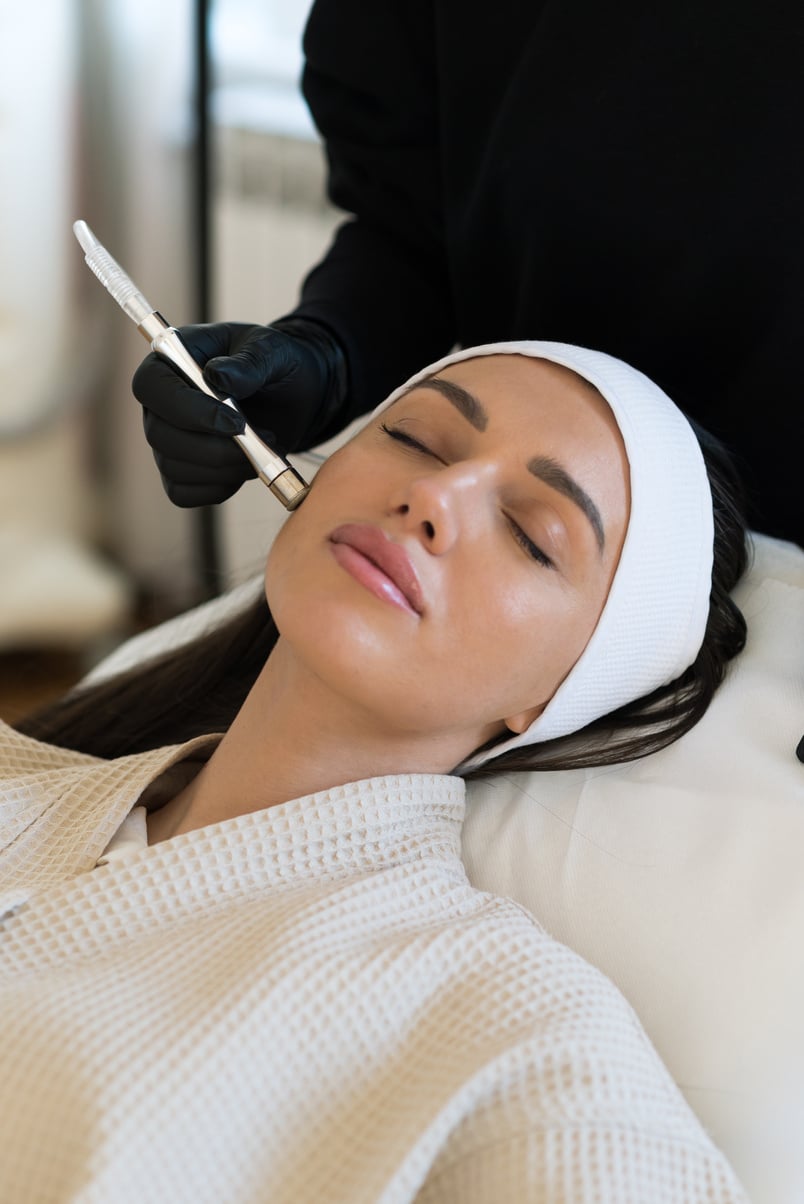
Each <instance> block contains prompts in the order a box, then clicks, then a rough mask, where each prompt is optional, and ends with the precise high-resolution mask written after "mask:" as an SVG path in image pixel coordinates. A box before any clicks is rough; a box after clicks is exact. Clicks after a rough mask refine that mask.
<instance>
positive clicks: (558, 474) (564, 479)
mask: <svg viewBox="0 0 804 1204" xmlns="http://www.w3.org/2000/svg"><path fill="white" fill-rule="evenodd" d="M528 472H532V473H533V475H534V477H539V479H540V480H542V481H544V482H545V484H546V485H551V486H552V488H553V489H557V490H558V492H559V493H563V494H564V497H568V498H569V499H570V501H572V502H574V503H575V505H576V506H579V507H580V509H581V510H582V511H583V512H584V514H585V515H586V517H587V518H588V519H589V522H590V523H591V525H592V530H593V531H594V533H595V539H596V540H597V546H598V550H599V551H600V552H602V551H603V547H604V545H605V542H606V536H605V534H604V532H603V520H602V519H601V517H600V511H599V510H598V508H597V506H596V505H595V503H594V502H593V501H592V499H591V498H590V496H589V494H588V493H587V492H586V490H585V489H582V488H581V486H580V485H579V484H578V482H577V481H576V480H575V479H574V478H573V477H571V476H570V474H569V473H568V472H567V470H566V469H565V468H562V467H561V465H560V464H559V463H558V461H557V460H553V459H551V458H550V456H536V458H535V459H533V460H528Z"/></svg>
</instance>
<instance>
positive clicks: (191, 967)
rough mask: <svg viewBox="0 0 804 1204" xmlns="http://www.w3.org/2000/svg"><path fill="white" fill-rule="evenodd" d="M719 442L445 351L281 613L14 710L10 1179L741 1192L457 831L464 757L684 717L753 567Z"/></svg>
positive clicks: (600, 389)
mask: <svg viewBox="0 0 804 1204" xmlns="http://www.w3.org/2000/svg"><path fill="white" fill-rule="evenodd" d="M708 442H709V441H708V440H707V450H706V451H705V453H704V455H702V452H701V447H700V446H699V442H698V439H697V438H696V436H695V434H694V433H693V431H692V429H691V427H690V426H689V424H688V423H687V421H686V420H685V419H684V418H683V417H682V415H681V414H680V412H679V411H678V410H677V409H676V408H675V407H674V406H673V405H672V403H671V402H670V401H669V400H668V399H667V398H666V397H665V396H664V394H663V393H662V392H661V391H660V390H659V389H658V388H657V387H656V386H654V385H653V384H652V383H651V382H650V381H648V380H646V379H645V378H644V377H643V376H642V375H641V374H639V373H638V372H636V371H634V370H633V369H631V368H629V367H627V366H626V365H624V364H622V363H620V362H619V361H616V360H613V359H611V358H609V357H608V356H605V355H602V354H598V353H594V352H590V351H586V350H581V349H579V348H575V347H570V346H565V345H562V344H549V343H519V344H517V343H511V344H499V345H491V346H485V347H481V348H474V349H470V350H468V351H463V352H460V353H458V354H456V355H453V356H450V357H448V358H447V359H444V360H442V361H441V362H440V363H438V364H435V365H433V366H431V367H430V368H427V369H425V371H424V372H423V373H421V374H420V375H418V376H417V377H414V378H413V380H412V381H409V382H408V383H407V384H406V385H405V386H403V387H402V388H401V389H399V390H397V392H396V393H394V394H393V395H392V396H391V397H390V398H389V399H388V401H387V402H386V403H385V404H384V405H383V406H380V408H379V410H378V411H377V412H375V414H374V415H372V416H371V418H370V419H369V421H368V422H367V424H366V426H365V427H364V429H362V430H361V432H360V433H359V434H358V435H357V436H356V437H355V438H353V439H352V440H351V442H349V443H348V444H347V445H346V446H345V447H343V448H342V449H341V450H340V451H338V452H337V453H336V454H335V455H333V456H332V457H331V459H330V460H329V461H328V462H327V463H326V464H325V465H324V466H323V467H322V468H321V470H320V472H319V474H318V476H317V477H316V479H315V482H314V485H313V488H312V490H311V492H310V494H309V496H308V498H307V499H306V501H305V502H304V504H303V505H302V506H301V507H300V508H299V510H298V511H296V512H295V513H294V514H293V515H292V516H291V517H290V518H289V520H288V521H287V523H286V525H285V526H284V527H283V529H282V531H281V532H280V534H279V536H278V538H277V540H276V542H275V544H274V546H273V547H272V549H271V552H270V555H269V557H268V563H267V568H266V573H265V596H266V598H267V603H268V607H269V608H270V616H269V612H268V610H267V609H266V607H265V603H264V601H262V599H260V602H259V604H258V605H257V606H256V607H255V608H254V609H253V610H252V611H249V612H248V613H246V614H244V615H241V616H238V617H237V618H236V620H235V621H233V622H232V623H231V624H230V625H229V626H228V627H226V628H222V629H219V630H217V631H215V632H213V633H212V634H211V635H210V636H208V637H205V638H203V639H201V640H199V641H198V642H196V643H195V644H192V645H190V646H188V647H186V648H183V649H180V650H178V651H175V650H174V651H172V652H171V653H169V654H168V655H166V656H164V657H162V658H161V659H159V660H155V661H151V662H150V663H148V664H146V665H145V666H144V667H139V668H137V669H136V670H135V671H133V672H131V673H129V674H126V675H124V676H121V677H119V678H117V679H115V680H112V681H111V682H108V683H106V684H101V685H98V686H97V687H94V688H91V689H90V688H87V689H85V690H84V691H83V693H81V694H78V695H75V696H73V697H72V698H71V699H68V700H67V701H66V702H65V703H64V704H62V705H59V706H57V707H56V708H55V710H53V711H52V712H51V713H50V714H48V715H45V716H42V717H41V718H40V719H39V720H37V721H29V722H28V723H27V725H24V730H25V732H26V734H25V735H22V734H21V733H20V732H17V731H12V730H10V729H9V728H7V727H6V728H3V729H2V750H0V758H1V759H0V771H1V773H2V791H3V808H2V842H1V843H0V848H2V855H1V856H0V867H1V873H0V878H1V880H2V891H0V912H2V913H3V914H4V922H3V926H2V939H1V940H0V962H1V963H2V976H1V977H0V988H1V995H2V1005H3V1006H2V1025H0V1066H2V1074H0V1198H2V1199H3V1200H9V1201H14V1204H25V1202H27V1201H31V1202H33V1201H36V1202H37V1204H46V1202H50V1201H68V1200H69V1201H82V1202H88V1201H97V1202H102V1204H109V1202H117V1201H131V1202H135V1201H136V1202H137V1204H141V1202H142V1201H151V1200H153V1201H160V1202H161V1201H170V1202H175V1201H193V1202H194V1204H197V1202H200V1201H210V1202H212V1201H214V1202H215V1204H221V1202H224V1201H225V1202H226V1204H234V1202H240V1201H244V1202H245V1201H265V1202H269V1201H270V1202H271V1204H277V1202H285V1201H287V1202H288V1204H290V1202H293V1204H299V1202H300V1201H301V1202H306V1201H310V1202H319V1201H343V1202H348V1204H355V1202H358V1201H371V1202H374V1201H382V1202H383V1204H397V1202H400V1204H401V1202H402V1201H413V1200H415V1201H417V1204H425V1202H426V1204H435V1202H438V1204H447V1202H449V1204H481V1202H482V1204H518V1202H520V1201H555V1202H558V1201H562V1202H565V1201H607V1202H617V1204H620V1202H623V1204H625V1202H631V1204H662V1202H664V1201H666V1202H667V1204H680V1202H684V1204H693V1202H695V1201H706V1202H707V1204H714V1202H725V1201H738V1200H744V1198H745V1197H744V1194H743V1192H742V1189H741V1187H740V1185H739V1184H738V1182H737V1181H736V1178H735V1176H734V1174H733V1172H732V1171H731V1169H730V1167H729V1166H728V1164H727V1163H726V1161H725V1159H724V1158H723V1156H722V1155H721V1154H720V1153H719V1151H718V1150H717V1149H716V1148H715V1147H714V1146H713V1144H712V1142H711V1141H710V1139H709V1137H708V1136H707V1134H706V1133H705V1132H704V1130H703V1128H702V1127H701V1125H700V1124H699V1122H698V1120H697V1119H696V1117H695V1115H694V1114H693V1113H692V1112H691V1110H690V1108H689V1107H688V1106H687V1104H686V1103H685V1101H684V1099H683V1097H682V1095H681V1094H680V1092H679V1091H678V1089H677V1088H676V1086H675V1084H674V1083H673V1081H672V1079H671V1078H670V1075H669V1073H668V1072H667V1070H666V1069H665V1067H664V1065H663V1064H662V1062H661V1061H660V1059H659V1057H658V1055H657V1053H656V1051H655V1050H654V1049H653V1047H652V1046H651V1044H650V1042H649V1040H648V1038H647V1036H646V1034H645V1032H644V1031H643V1029H642V1028H641V1026H640V1023H639V1021H638V1019H637V1017H636V1016H635V1014H634V1012H633V1011H632V1010H631V1008H630V1006H629V1004H628V1003H627V1002H626V1000H625V999H624V998H623V996H622V995H621V994H620V993H619V991H617V990H616V989H615V987H614V986H613V985H612V983H611V982H610V981H609V980H608V979H607V978H605V977H604V976H603V975H602V974H601V973H599V972H598V971H597V970H596V969H594V968H593V967H592V966H590V965H588V964H587V963H586V962H584V961H583V960H582V959H581V958H580V957H578V956H577V955H576V954H575V953H573V952H572V951H571V950H569V949H567V948H565V947H564V946H563V945H560V944H559V943H558V942H557V941H555V940H553V939H552V938H551V937H550V936H549V935H548V934H547V933H546V932H545V931H544V930H543V929H542V928H541V927H540V926H539V924H538V922H537V920H536V919H534V918H533V917H532V916H531V915H529V914H528V913H527V912H525V911H524V910H523V909H522V908H521V907H520V906H518V905H517V904H515V903H513V902H511V901H509V900H506V899H502V898H497V897H495V896H492V895H488V894H484V893H482V892H480V891H477V890H474V889H473V888H472V887H471V886H470V884H469V882H468V880H467V877H466V874H465V871H464V867H463V865H462V863H461V848H460V842H461V821H462V818H463V809H464V782H463V779H465V778H467V777H472V776H474V775H478V774H492V773H496V772H503V771H504V772H510V771H511V770H512V769H522V768H534V767H536V768H539V767H548V766H549V767H550V768H556V767H559V766H562V765H568V766H569V765H572V766H577V765H580V764H600V763H604V762H607V761H608V762H611V761H616V760H624V759H627V758H629V757H636V756H640V755H643V754H645V753H646V752H650V751H652V750H654V749H656V748H659V747H662V746H663V745H664V744H666V743H669V742H670V741H671V740H673V739H675V738H677V737H678V736H679V735H681V734H682V733H683V732H684V731H686V730H687V729H688V728H689V727H691V726H692V725H693V724H694V723H695V722H696V721H697V719H698V718H700V716H701V714H702V713H703V712H704V711H705V709H706V707H707V705H708V703H709V701H710V699H711V697H712V694H713V692H714V690H715V689H716V686H717V684H718V682H719V681H720V679H721V677H722V676H723V673H724V670H725V666H726V662H727V661H728V659H729V658H731V657H732V656H733V655H735V653H737V652H738V651H739V649H740V648H741V646H742V643H743V640H744V625H743V621H742V617H741V616H740V614H739V612H738V611H737V610H736V608H735V607H734V606H733V604H732V603H731V601H730V600H729V597H728V591H729V590H730V589H731V588H732V587H733V586H734V584H735V582H736V581H737V579H738V577H739V576H740V573H741V572H742V569H743V567H744V563H745V533H744V530H743V527H742V525H741V522H740V519H739V516H738V512H737V510H736V509H735V505H734V501H733V497H732V495H731V493H730V485H729V484H728V483H727V479H728V468H727V465H726V463H725V462H724V461H722V460H720V459H718V463H717V464H715V461H714V459H713V457H715V456H719V453H717V452H716V451H715V449H714V448H712V447H710V446H709V445H708ZM704 456H705V457H706V459H705V458H704ZM713 548H714V554H713ZM221 732H223V733H224V734H223V736H222V737H221V736H220V734H219V733H221ZM39 741H46V743H45V742H39ZM533 869H534V873H538V872H539V867H538V865H534V867H533Z"/></svg>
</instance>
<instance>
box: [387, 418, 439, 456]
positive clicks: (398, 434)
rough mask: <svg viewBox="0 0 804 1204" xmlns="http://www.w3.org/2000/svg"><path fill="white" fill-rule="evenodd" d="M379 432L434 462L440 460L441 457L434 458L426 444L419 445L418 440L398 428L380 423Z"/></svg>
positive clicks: (433, 453)
mask: <svg viewBox="0 0 804 1204" xmlns="http://www.w3.org/2000/svg"><path fill="white" fill-rule="evenodd" d="M380 430H382V431H384V432H385V434H386V435H388V436H389V437H390V438H391V439H396V440H397V442H398V443H404V444H405V446H406V447H410V448H412V449H414V450H415V451H420V452H423V454H424V455H426V456H433V457H435V459H436V460H440V459H441V457H440V456H436V453H435V452H434V451H431V450H430V448H429V447H427V446H426V444H424V443H421V442H420V440H418V439H414V438H413V436H412V435H409V434H408V433H407V431H403V430H401V429H400V428H399V427H398V426H386V424H385V423H384V422H381V423H380Z"/></svg>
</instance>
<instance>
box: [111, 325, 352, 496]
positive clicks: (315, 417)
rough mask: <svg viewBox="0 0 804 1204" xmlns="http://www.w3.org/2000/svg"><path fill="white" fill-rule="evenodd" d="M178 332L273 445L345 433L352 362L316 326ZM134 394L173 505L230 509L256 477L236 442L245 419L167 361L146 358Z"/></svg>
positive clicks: (286, 447) (285, 446)
mask: <svg viewBox="0 0 804 1204" xmlns="http://www.w3.org/2000/svg"><path fill="white" fill-rule="evenodd" d="M179 334H180V335H181V339H182V342H183V343H184V344H185V346H186V347H187V349H188V350H189V352H190V354H191V355H192V356H193V358H194V359H195V360H196V362H197V363H199V364H201V365H203V366H204V377H205V379H206V380H207V382H208V383H209V384H210V385H211V386H212V388H213V389H215V390H216V392H217V393H219V394H220V395H222V396H226V397H231V398H232V399H233V400H234V401H236V402H237V404H238V408H239V409H240V410H241V411H242V413H243V415H244V416H245V418H246V419H247V421H248V422H249V424H250V426H252V427H253V428H254V430H255V431H256V432H257V434H258V435H259V436H260V438H262V439H263V440H264V441H265V442H266V443H268V444H270V445H271V446H274V447H277V448H279V450H281V451H299V450H301V449H303V448H306V447H312V446H314V445H315V443H317V442H320V441H321V440H322V439H323V438H325V437H329V435H331V434H334V433H335V431H336V430H337V429H338V424H337V415H338V411H339V408H340V406H341V403H342V402H343V400H344V397H345V394H346V360H345V356H344V354H343V351H342V350H341V347H340V345H339V344H338V342H337V341H336V339H335V338H334V336H333V335H331V334H330V333H329V331H328V330H327V329H326V328H325V327H323V326H320V325H319V324H318V323H317V322H311V321H308V320H306V319H304V318H283V319H280V320H279V321H278V322H277V323H275V324H274V325H271V326H252V325H249V324H247V323H243V322H212V323H209V324H206V325H202V326H182V327H180V328H179ZM132 388H133V390H134V395H135V396H136V398H137V400H138V401H139V402H141V404H142V406H143V410H144V414H143V424H144V427H145V437H146V439H147V440H148V443H149V444H150V445H151V448H152V449H153V453H154V459H155V460H156V464H157V467H158V469H159V471H160V473H161V475H162V484H163V486H164V488H165V492H166V493H167V495H168V497H169V498H170V500H171V501H172V502H173V503H175V505H177V506H208V505H214V504H216V503H218V502H223V501H225V500H226V498H228V497H231V496H232V494H233V493H236V492H237V490H238V489H239V488H240V486H241V485H242V483H243V482H244V481H246V480H248V479H249V478H250V477H253V476H254V475H255V474H254V470H253V468H252V467H251V465H250V464H249V462H248V460H247V459H246V457H245V456H244V455H243V453H242V451H241V450H240V448H239V447H238V446H237V444H236V443H235V441H234V439H233V438H232V435H235V434H238V433H239V432H240V431H241V430H242V429H243V423H242V421H241V419H240V417H239V415H237V414H236V413H235V412H234V411H233V410H230V409H229V408H228V407H227V406H222V405H221V404H220V403H219V402H216V401H215V400H214V399H213V398H211V397H208V396H207V395H206V394H204V393H201V392H200V391H199V390H198V389H195V388H194V387H193V386H192V385H190V384H189V383H188V382H187V381H186V380H185V379H184V377H183V376H182V375H181V373H180V372H178V370H177V369H175V368H174V367H173V366H172V365H171V364H169V363H168V362H167V361H166V360H164V359H162V358H161V357H160V356H158V355H155V354H153V353H152V354H151V355H148V356H146V358H145V359H144V360H143V362H142V363H141V364H140V366H139V368H138V369H137V371H136V372H135V374H134V379H133V381H132Z"/></svg>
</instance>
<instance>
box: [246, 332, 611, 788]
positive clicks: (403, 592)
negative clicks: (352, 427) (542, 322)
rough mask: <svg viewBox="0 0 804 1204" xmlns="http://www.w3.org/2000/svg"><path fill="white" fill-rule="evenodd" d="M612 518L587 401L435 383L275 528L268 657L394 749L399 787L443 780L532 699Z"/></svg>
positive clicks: (558, 370) (500, 370) (588, 586)
mask: <svg viewBox="0 0 804 1204" xmlns="http://www.w3.org/2000/svg"><path fill="white" fill-rule="evenodd" d="M628 513H629V489H628V465H627V460H626V456H625V450H624V447H623V443H622V438H621V436H620V433H619V429H618V427H617V424H616V422H615V420H614V417H613V415H612V413H611V411H610V410H609V407H608V406H607V404H606V402H605V401H604V400H603V399H602V398H601V397H600V395H599V394H598V393H597V392H596V391H595V390H594V389H592V388H591V386H589V385H588V384H587V383H586V382H585V381H583V380H581V379H580V378H579V377H577V376H576V375H575V374H574V373H572V372H570V371H569V370H567V369H565V368H562V367H560V366H558V365H556V364H552V363H550V362H547V361H544V360H536V359H531V358H529V357H526V356H519V355H500V356H488V357H483V358H478V359H473V360H466V361H463V362H462V363H458V364H454V365H451V366H449V367H447V368H445V369H444V370H443V372H441V373H439V374H438V375H437V376H436V377H431V378H430V379H429V380H428V381H426V382H425V383H423V384H421V385H418V386H416V387H415V388H414V389H413V390H411V391H410V392H408V393H407V394H405V395H404V396H403V397H402V398H400V399H399V400H398V401H397V402H395V404H394V405H392V406H391V407H390V408H388V409H386V410H385V411H384V413H382V414H381V415H379V416H378V417H377V418H374V419H372V420H371V421H370V422H369V424H368V425H367V426H366V427H365V428H364V429H363V430H362V431H361V432H360V433H359V434H358V435H357V436H356V437H355V438H353V439H352V440H351V441H350V442H349V443H348V444H347V445H346V446H345V447H343V448H342V449H341V450H340V451H338V452H336V453H335V454H334V455H333V456H332V457H331V458H330V459H329V460H328V461H327V462H326V463H325V464H324V465H323V467H322V468H321V469H320V471H319V473H318V475H317V476H316V478H315V481H314V483H313V487H312V489H311V491H310V493H309V495H308V497H307V498H306V500H305V502H304V504H303V505H302V506H301V507H300V508H299V510H298V511H296V512H295V513H294V514H293V515H292V516H291V517H290V518H289V520H288V521H287V523H286V524H285V526H284V527H283V529H282V530H281V532H280V534H279V536H278V538H277V540H276V542H275V544H274V547H273V549H272V551H271V554H270V556H269V559H268V566H267V570H266V594H267V598H268V603H269V605H270V608H271V611H272V613H273V615H274V618H275V621H276V623H277V626H278V629H279V632H280V635H281V637H282V639H281V641H280V644H285V645H286V646H287V647H289V648H290V649H291V651H292V656H293V657H294V658H295V662H296V663H297V665H298V666H300V667H302V668H303V672H304V673H305V674H306V675H308V677H309V680H310V681H314V682H315V683H316V685H317V686H318V687H320V688H322V689H325V690H327V691H328V692H330V693H332V694H334V695H335V696H336V698H337V700H338V703H339V711H340V710H343V713H345V714H347V715H351V716H352V717H353V719H354V723H355V724H356V725H358V726H359V728H360V730H361V731H363V732H371V733H372V735H374V736H376V737H378V738H382V739H384V740H385V741H386V742H387V741H393V742H395V743H396V745H397V746H398V747H399V748H400V751H401V750H402V748H403V747H409V748H410V750H411V756H410V757H409V758H407V757H406V756H400V764H399V771H400V772H402V771H404V770H406V769H407V770H411V771H414V770H420V771H433V772H443V771H445V770H449V769H450V768H452V767H453V766H454V765H456V764H457V763H458V762H459V761H460V760H462V759H463V758H464V757H466V756H468V755H469V753H470V752H472V751H473V750H474V749H475V748H477V747H478V746H479V745H480V744H482V743H484V742H485V741H486V740H487V739H489V738H490V737H491V736H493V735H496V734H498V733H504V732H505V729H506V728H507V729H509V731H521V730H524V728H525V727H527V726H528V725H529V723H530V722H531V721H532V720H533V719H535V718H536V716H537V715H538V714H539V713H540V712H541V710H542V709H543V708H544V706H545V704H546V703H547V702H548V701H549V699H550V698H551V697H552V695H553V694H554V692H555V690H556V688H557V686H558V685H559V684H560V682H561V681H562V680H563V678H564V677H565V676H566V675H567V673H568V672H569V670H570V669H571V668H572V666H573V665H574V663H575V661H576V660H577V659H578V657H579V656H580V654H581V652H582V651H583V649H584V647H585V645H586V643H587V641H588V639H589V637H590V635H591V634H592V632H593V630H594V628H595V625H596V623H597V620H598V617H599V615H600V612H601V610H602V608H603V604H604V602H605V599H606V596H607V594H608V590H609V586H610V584H611V581H612V577H613V575H614V571H615V568H616V566H617V561H618V558H619V555H620V549H621V547H622V542H623V538H624V535H625V530H626V527H627V523H628ZM356 730H357V729H356ZM414 750H415V751H414ZM408 760H409V761H410V763H409V764H408V763H407V762H408Z"/></svg>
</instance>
